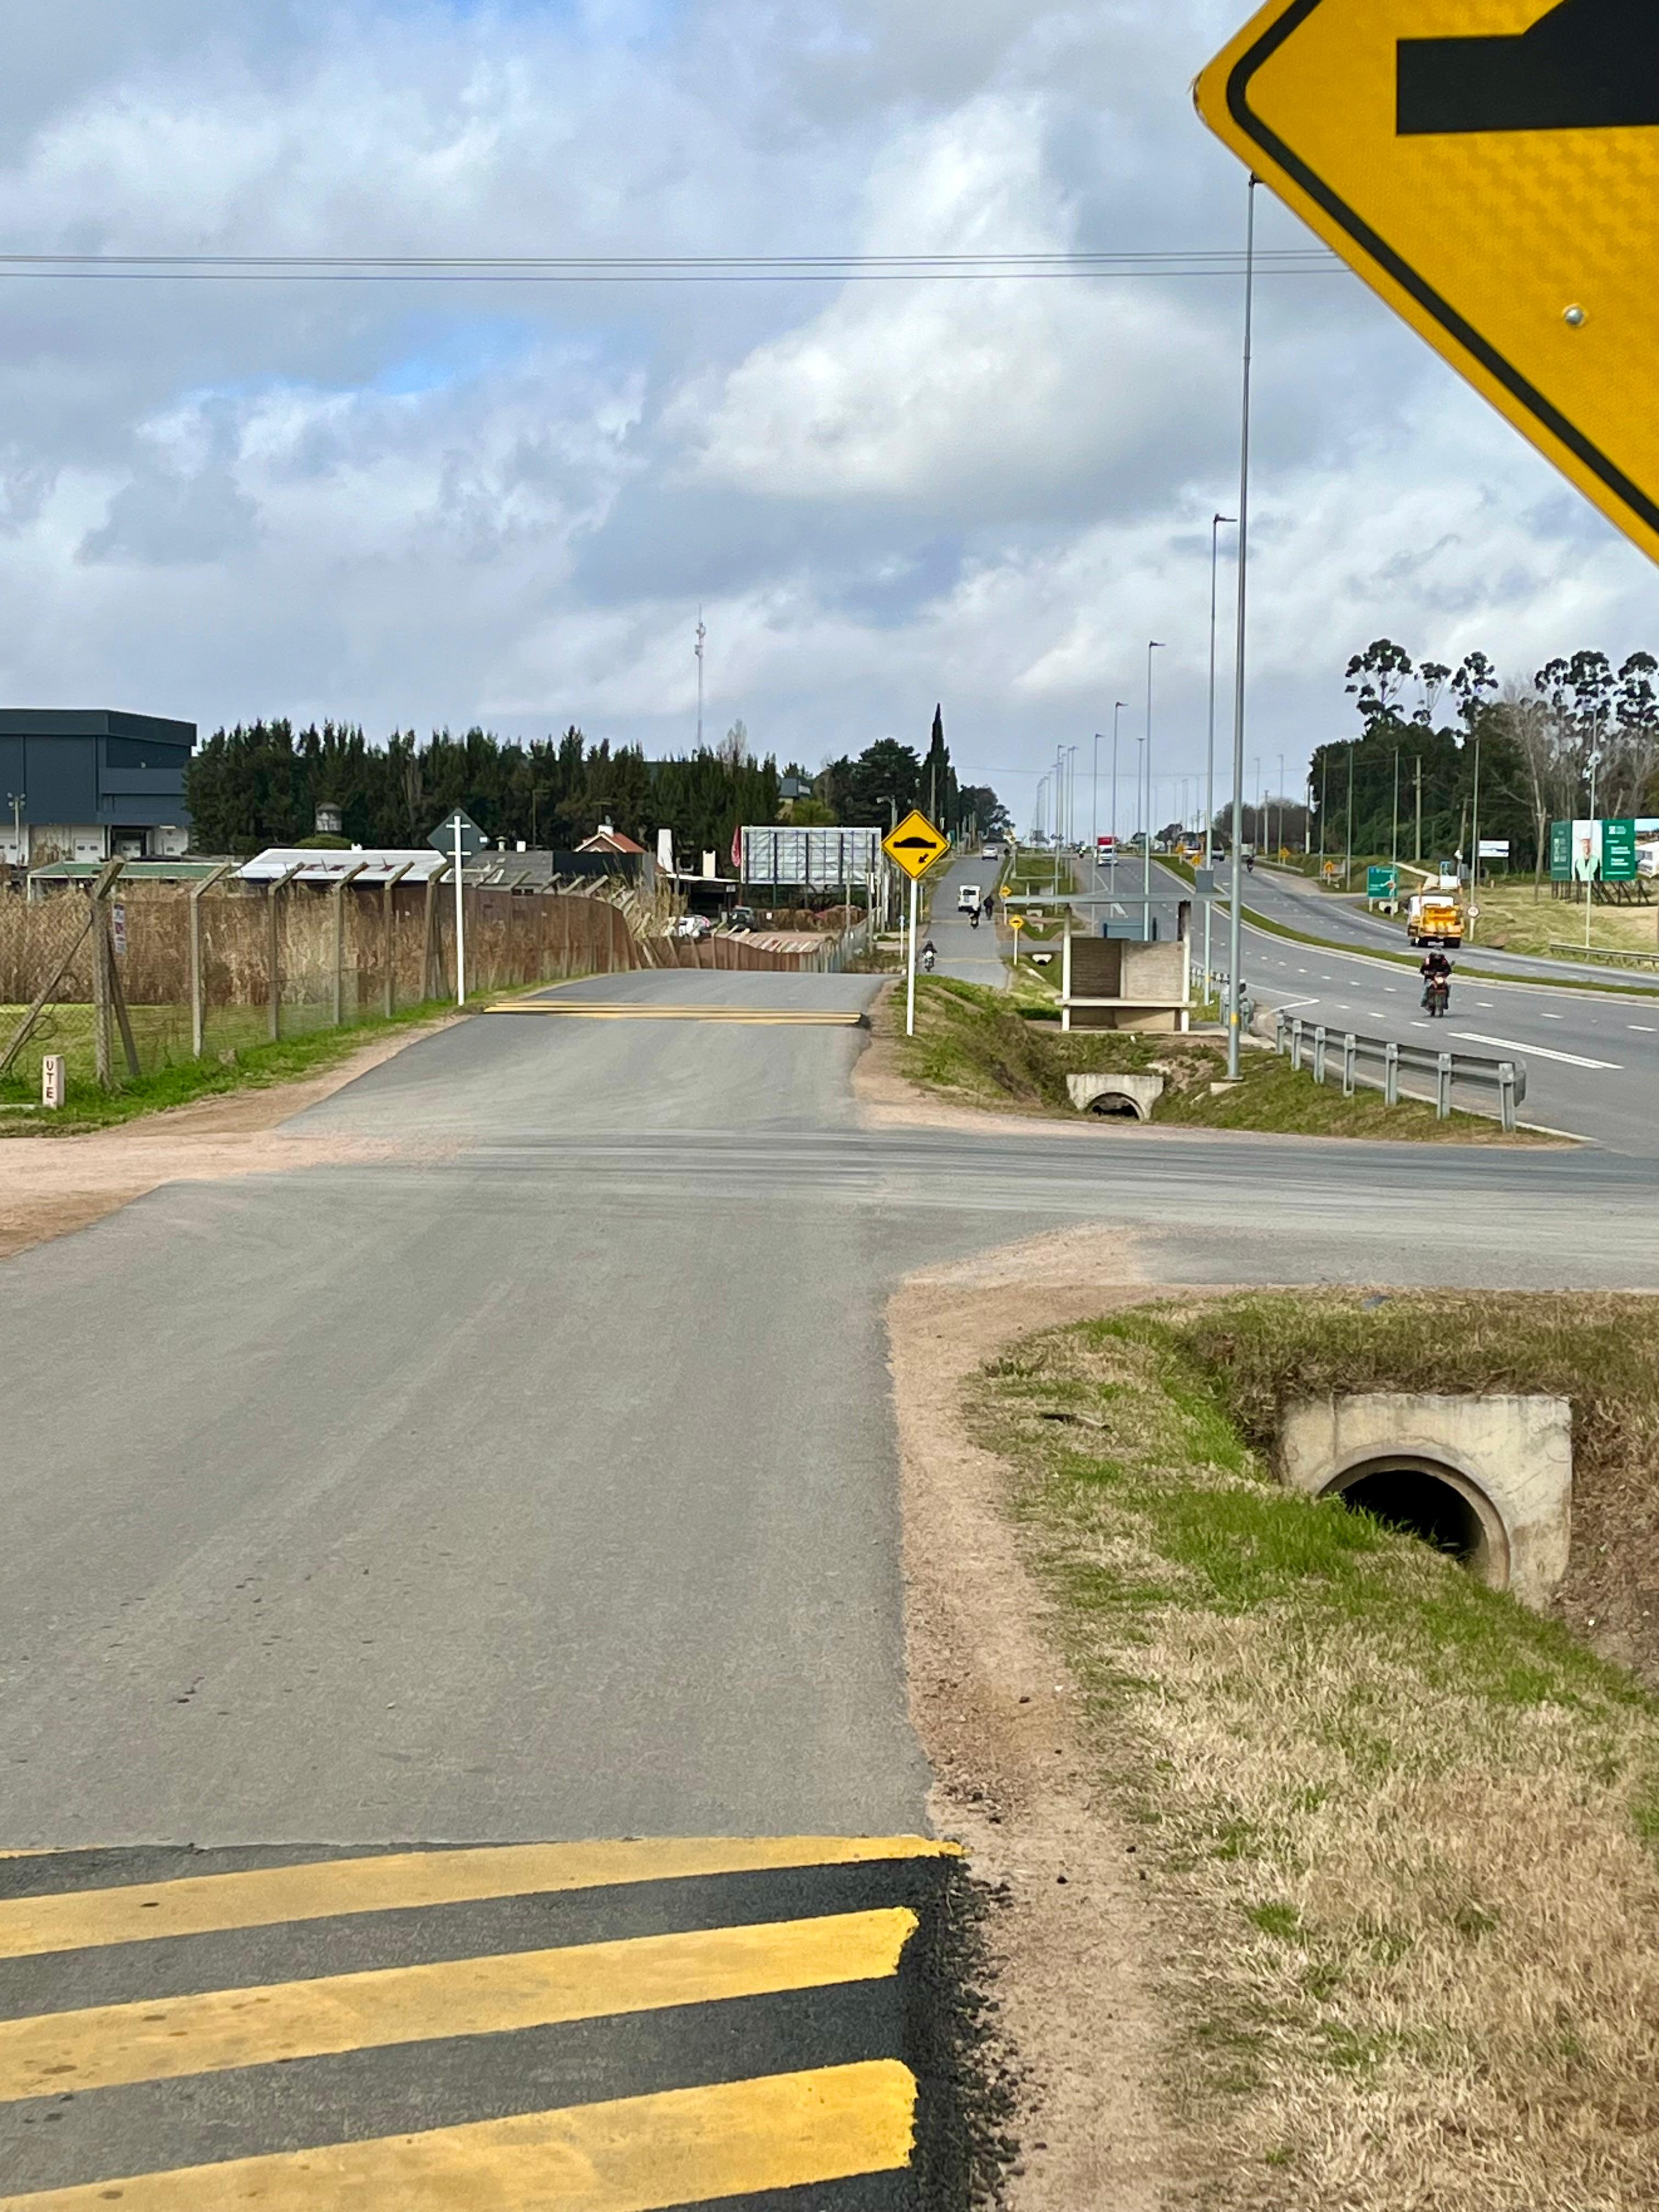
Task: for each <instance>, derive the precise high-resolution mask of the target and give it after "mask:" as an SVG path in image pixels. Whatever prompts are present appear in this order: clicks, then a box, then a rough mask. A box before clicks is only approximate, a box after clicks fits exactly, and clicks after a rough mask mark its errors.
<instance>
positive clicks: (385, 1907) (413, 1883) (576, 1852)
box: [0, 1836, 960, 1959]
mask: <svg viewBox="0 0 1659 2212" xmlns="http://www.w3.org/2000/svg"><path fill="white" fill-rule="evenodd" d="M959 1856H960V1851H959V1849H958V1847H957V1845H956V1844H945V1843H935V1842H933V1841H931V1840H930V1839H929V1838H927V1837H925V1836H735V1837H732V1836H714V1837H701V1836H699V1837H685V1838H678V1837H677V1838H670V1839H668V1840H665V1841H649V1842H621V1843H592V1844H490V1845H487V1846H484V1847H482V1848H468V1849H465V1850H427V1851H388V1852H386V1853H384V1854H381V1855H379V1856H376V1857H369V1858H341V1859H320V1860H315V1861H312V1862H310V1863H307V1864H304V1865H299V1866H281V1867H257V1868H250V1869H246V1870H245V1871H243V1872H240V1873H237V1874H208V1875H185V1876H182V1877H181V1878H180V1879H179V1880H177V1881H158V1882H124V1883H121V1884H119V1885H118V1886H116V1887H112V1888H104V1889H81V1890H73V1889H71V1890H57V1891H53V1892H52V1893H50V1894H49V1895H46V1896H44V1897H13V1898H4V1899H0V1959H27V1958H33V1957H38V1956H40V1954H44V1953H46V1952H50V1951H85V1950H93V1949H96V1948H100V1947H101V1946H103V1945H105V1944H109V1943H141V1942H149V1941H155V1940H159V1939H160V1938H162V1937H165V1936H206V1935H211V1934H215V1933H216V1932H219V1931H221V1930H223V1929H232V1928H268V1927H273V1926H275V1925H276V1923H278V1922H280V1921H287V1920H329V1919H333V1918H336V1917H338V1916H340V1915H342V1914H345V1913H354V1912H396V1911H407V1910H410V1909H413V1908H416V1907H419V1906H422V1905H458V1904H462V1903H465V1902H467V1901H469V1900H471V1899H483V1898H490V1897H529V1896H534V1895H536V1894H537V1893H539V1892H543V1891H556V1890H570V1889H599V1888H605V1887H611V1885H613V1884H619V1883H624V1882H641V1881H690V1880H693V1879H695V1878H696V1877H697V1876H699V1875H724V1874H762V1873H766V1872H769V1871H772V1870H775V1869H781V1868H791V1867H813V1866H862V1865H866V1864H870V1863H874V1862H877V1861H879V1860H884V1859H910V1858H945V1857H951V1858H954V1857H959Z"/></svg>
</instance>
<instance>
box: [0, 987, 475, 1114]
mask: <svg viewBox="0 0 1659 2212" xmlns="http://www.w3.org/2000/svg"><path fill="white" fill-rule="evenodd" d="M452 1010H453V1000H430V1001H428V1002H427V1003H426V1004H424V1005H422V1006H407V1007H404V1008H403V1009H401V1010H400V1011H399V1012H398V1013H395V1014H393V1015H392V1016H391V1017H390V1018H386V1016H384V1015H374V1016H372V1017H370V1018H368V1019H367V1020H364V1021H360V1022H352V1023H349V1024H344V1025H343V1026H342V1027H341V1028H339V1029H325V1030H310V1031H308V1032H307V1034H305V1035H304V1036H295V1037H283V1039H281V1041H280V1042H277V1043H276V1044H270V1043H265V1044H252V1045H243V1046H238V1047H234V1048H228V1049H226V1050H225V1051H223V1052H221V1053H217V1054H204V1057H203V1058H202V1059H200V1060H175V1061H174V1062H173V1064H172V1065H171V1066H167V1067H163V1068H161V1069H158V1070H157V1072H156V1073H155V1074H153V1075H141V1076H137V1077H136V1078H132V1079H127V1080H125V1081H124V1082H123V1083H122V1085H121V1086H120V1088H119V1089H118V1090H114V1091H103V1090H100V1088H99V1086H98V1085H97V1084H96V1083H95V1082H92V1081H88V1080H87V1079H84V1078H82V1079H71V1080H70V1085H69V1087H68V1096H67V1097H66V1099H65V1102H64V1105H63V1107H62V1108H61V1109H59V1110H58V1111H57V1112H55V1113H50V1114H49V1113H45V1112H41V1111H40V1110H35V1111H30V1110H29V1106H30V1094H29V1093H27V1092H25V1091H23V1090H22V1089H21V1086H19V1085H5V1086H3V1087H0V1137H64V1136H75V1135H77V1134H79V1133H82V1132H83V1131H85V1130H88V1129H107V1128H112V1127H114V1126H115V1125H116V1124H117V1123H118V1122H122V1121H134V1120H136V1119H137V1116H138V1115H143V1114H159V1113H162V1112H165V1111H166V1109H167V1108H169V1107H173V1106H190V1105H193V1104H194V1103H195V1102H196V1101H197V1099H200V1098H214V1097H221V1096H222V1095H223V1094H224V1093H226V1092H228V1091H259V1090H265V1089H267V1088H269V1087H270V1085H273V1084H278V1083H293V1082H296V1081H298V1080H299V1079H301V1077H303V1076H307V1075H316V1074H319V1073H321V1072H322V1070H323V1069H325V1068H326V1067H331V1066H334V1065H335V1063H336V1062H337V1061H338V1060H344V1059H345V1058H347V1057H348V1055H349V1054H351V1053H354V1052H356V1050H357V1049H358V1048H359V1047H360V1046H362V1045H366V1044H373V1043H374V1041H375V1039H376V1038H377V1037H381V1036H395V1035H396V1034H397V1033H398V1031H399V1030H407V1029H413V1028H416V1027H418V1026H419V1025H420V1024H422V1022H430V1021H435V1020H436V1019H437V1018H439V1016H441V1015H442V1014H444V1013H447V1012H451V1011H452ZM38 1095H39V1094H38V1093H34V1094H33V1096H34V1097H38Z"/></svg>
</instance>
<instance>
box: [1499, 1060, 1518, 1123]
mask: <svg viewBox="0 0 1659 2212" xmlns="http://www.w3.org/2000/svg"><path fill="white" fill-rule="evenodd" d="M1498 1120H1499V1121H1501V1122H1502V1123H1503V1125H1504V1127H1505V1128H1506V1129H1509V1130H1513V1129H1514V1127H1515V1062H1514V1061H1513V1060H1499V1061H1498Z"/></svg>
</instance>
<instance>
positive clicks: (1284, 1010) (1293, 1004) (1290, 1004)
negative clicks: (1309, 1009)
mask: <svg viewBox="0 0 1659 2212" xmlns="http://www.w3.org/2000/svg"><path fill="white" fill-rule="evenodd" d="M1318 1004H1319V1001H1318V1000H1317V999H1286V1000H1285V1003H1284V1005H1283V1006H1280V1007H1279V1012H1280V1013H1281V1014H1293V1013H1294V1012H1296V1010H1297V1007H1298V1006H1317V1005H1318Z"/></svg>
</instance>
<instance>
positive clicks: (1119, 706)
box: [1112, 699, 1129, 897]
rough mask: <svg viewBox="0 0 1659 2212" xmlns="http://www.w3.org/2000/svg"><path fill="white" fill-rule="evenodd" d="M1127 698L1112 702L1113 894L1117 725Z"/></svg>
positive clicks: (1114, 886) (1114, 881)
mask: <svg viewBox="0 0 1659 2212" xmlns="http://www.w3.org/2000/svg"><path fill="white" fill-rule="evenodd" d="M1128 703H1129V702H1128V701H1127V699H1114V700H1113V702H1112V895H1113V896H1114V897H1115V896H1117V725H1118V717H1119V716H1120V715H1121V714H1122V712H1123V709H1124V708H1125V707H1127V704H1128Z"/></svg>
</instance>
